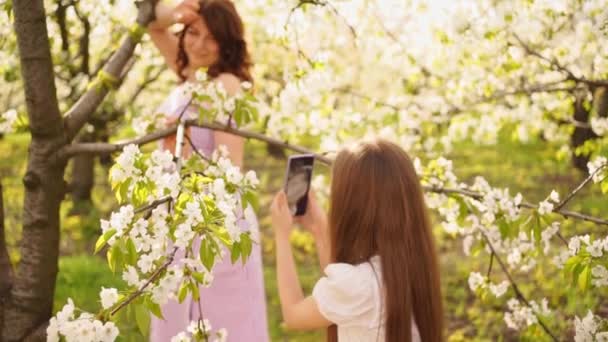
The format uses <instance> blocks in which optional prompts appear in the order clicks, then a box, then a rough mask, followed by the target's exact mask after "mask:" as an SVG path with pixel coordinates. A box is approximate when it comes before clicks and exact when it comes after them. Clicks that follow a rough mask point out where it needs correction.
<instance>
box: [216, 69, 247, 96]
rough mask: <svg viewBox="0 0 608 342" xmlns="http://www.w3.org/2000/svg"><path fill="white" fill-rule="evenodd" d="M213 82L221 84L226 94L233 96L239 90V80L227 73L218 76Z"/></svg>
mask: <svg viewBox="0 0 608 342" xmlns="http://www.w3.org/2000/svg"><path fill="white" fill-rule="evenodd" d="M214 81H216V82H219V83H221V84H222V86H224V89H225V90H226V92H228V94H235V93H236V92H237V91H238V90H239V89H240V88H241V80H240V79H239V78H238V77H237V76H236V75H235V74H232V73H229V72H223V73H221V74H219V75H218V76H217V77H216V78H215V79H214Z"/></svg>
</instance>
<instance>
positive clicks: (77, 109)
mask: <svg viewBox="0 0 608 342" xmlns="http://www.w3.org/2000/svg"><path fill="white" fill-rule="evenodd" d="M157 1H158V0H143V1H141V2H140V6H139V12H138V16H137V24H138V25H140V26H141V27H146V26H147V24H148V23H149V22H150V21H151V20H152V19H153V17H154V6H155V4H156V2H157ZM138 43H139V42H138V41H135V40H134V38H133V37H132V36H130V35H127V37H126V38H125V39H124V40H123V42H122V45H121V46H120V47H119V48H118V50H116V52H115V53H114V54H113V55H112V57H110V60H109V61H108V62H107V63H106V65H105V66H104V68H103V71H104V72H105V73H106V74H107V75H110V76H112V77H114V78H116V79H119V78H120V76H121V73H122V71H123V70H124V68H125V65H127V62H128V61H129V59H130V58H131V56H132V55H133V51H134V50H135V46H136V45H137V44H138ZM108 92H109V89H108V87H107V86H101V87H93V88H92V89H90V90H89V91H87V92H86V93H85V94H84V95H83V96H82V97H81V98H80V99H79V100H78V102H76V104H74V106H72V108H70V110H69V111H68V112H67V115H66V117H65V126H66V131H67V141H71V140H72V139H73V138H74V137H75V136H76V134H77V133H78V131H79V130H80V129H81V128H82V126H84V124H85V123H86V122H87V121H88V120H89V118H90V117H91V115H93V112H94V111H95V109H96V108H97V107H98V106H99V104H100V103H101V101H102V100H103V99H104V97H105V96H106V94H107V93H108Z"/></svg>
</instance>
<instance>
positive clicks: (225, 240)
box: [211, 227, 232, 247]
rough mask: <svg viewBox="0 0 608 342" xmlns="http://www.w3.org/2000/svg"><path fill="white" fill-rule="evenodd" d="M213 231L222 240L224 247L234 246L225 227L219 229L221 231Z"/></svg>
mask: <svg viewBox="0 0 608 342" xmlns="http://www.w3.org/2000/svg"><path fill="white" fill-rule="evenodd" d="M211 231H212V232H213V234H214V235H215V236H216V237H217V238H218V239H219V240H220V242H221V243H223V244H224V246H226V247H231V246H232V240H230V234H228V231H227V230H226V228H223V227H222V228H219V229H213V228H211Z"/></svg>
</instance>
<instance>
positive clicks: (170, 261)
mask: <svg viewBox="0 0 608 342" xmlns="http://www.w3.org/2000/svg"><path fill="white" fill-rule="evenodd" d="M177 250H178V248H177V247H174V248H173V251H172V252H171V254H170V255H169V259H167V261H165V263H164V264H163V265H162V266H161V267H159V268H157V269H156V271H154V273H153V274H152V275H151V276H150V278H148V280H147V281H146V282H145V283H144V284H143V285H142V286H141V287H140V288H139V289H137V291H135V292H133V293H132V294H131V295H129V297H128V298H127V299H126V300H125V301H124V302H122V303H120V305H118V306H117V307H116V308H114V309H113V310H112V311H111V312H110V316H114V315H115V314H116V313H117V312H118V311H119V310H120V309H122V308H123V307H125V306H127V305H128V304H129V303H131V302H132V301H133V300H134V299H135V298H137V297H138V296H139V295H141V294H142V293H143V292H144V290H145V289H146V287H148V285H150V284H151V283H152V282H153V281H155V280H156V279H157V278H158V277H159V276H160V274H161V273H162V272H163V271H164V270H165V269H167V267H169V265H170V264H171V263H172V262H173V258H174V257H175V253H176V252H177Z"/></svg>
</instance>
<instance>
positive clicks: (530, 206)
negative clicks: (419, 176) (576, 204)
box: [422, 186, 608, 226]
mask: <svg viewBox="0 0 608 342" xmlns="http://www.w3.org/2000/svg"><path fill="white" fill-rule="evenodd" d="M422 188H423V189H424V190H425V191H428V192H434V193H439V194H458V195H463V196H466V197H471V198H474V199H476V200H480V199H482V198H483V194H481V193H478V192H475V191H470V190H465V189H452V188H437V187H431V186H423V187H422ZM519 207H520V208H527V209H538V205H535V204H530V203H526V202H524V203H521V204H520V205H519ZM553 212H554V213H556V214H560V215H562V216H563V217H566V218H574V219H579V220H583V221H588V222H593V223H596V224H600V225H606V226H608V220H604V219H601V218H597V217H593V216H589V215H585V214H581V213H578V212H574V211H569V210H564V209H560V210H555V208H553Z"/></svg>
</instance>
